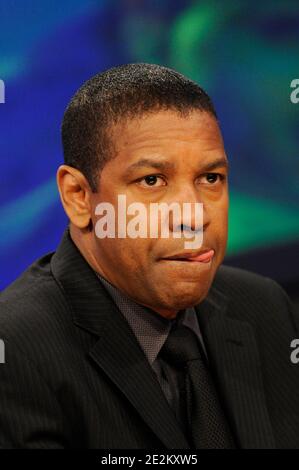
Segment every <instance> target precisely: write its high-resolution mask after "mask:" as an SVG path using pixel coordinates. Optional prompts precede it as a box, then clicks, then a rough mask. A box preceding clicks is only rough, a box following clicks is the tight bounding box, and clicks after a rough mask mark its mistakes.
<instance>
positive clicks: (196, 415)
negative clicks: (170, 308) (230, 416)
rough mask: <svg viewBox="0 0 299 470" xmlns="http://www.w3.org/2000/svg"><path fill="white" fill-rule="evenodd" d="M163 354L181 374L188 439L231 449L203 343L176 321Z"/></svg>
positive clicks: (202, 445) (196, 443)
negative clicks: (183, 385) (183, 386)
mask: <svg viewBox="0 0 299 470" xmlns="http://www.w3.org/2000/svg"><path fill="white" fill-rule="evenodd" d="M160 355H161V357H162V358H164V359H165V361H167V362H168V363H169V364H170V365H172V366H173V367H175V368H176V369H177V371H178V372H179V374H183V377H184V384H185V388H184V389H183V390H181V391H180V395H181V400H182V401H183V403H182V404H183V407H184V410H185V420H186V428H187V430H188V434H189V436H188V437H189V439H190V440H191V442H192V443H193V445H194V447H195V448H196V449H232V448H234V443H233V438H232V435H231V433H230V431H229V428H228V424H227V421H226V418H225V416H224V413H223V410H222V408H221V405H220V403H219V399H218V396H217V393H216V390H215V386H214V383H213V380H212V377H211V375H210V372H209V369H208V366H207V364H206V358H205V357H204V353H203V351H202V348H201V345H200V343H199V341H198V339H197V337H196V335H195V333H193V331H192V330H191V329H190V328H188V327H186V326H184V325H182V324H179V325H177V324H176V323H174V325H173V326H172V329H171V331H170V333H169V335H168V338H167V340H166V342H165V344H164V346H163V348H162V349H161V352H160Z"/></svg>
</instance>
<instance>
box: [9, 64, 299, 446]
mask: <svg viewBox="0 0 299 470" xmlns="http://www.w3.org/2000/svg"><path fill="white" fill-rule="evenodd" d="M62 139H63V148H64V159H65V164H64V165H62V166H60V168H59V169H58V172H57V182H58V187H59V192H60V196H61V201H62V204H63V207H64V209H65V211H66V213H67V215H68V218H69V221H70V224H69V228H68V229H67V230H66V232H65V234H64V236H63V239H62V241H61V244H60V246H59V247H58V249H57V251H56V252H55V253H54V254H53V253H51V254H48V255H46V256H44V257H43V258H41V259H40V260H38V261H37V262H35V263H34V264H33V265H32V266H31V267H29V269H27V271H26V272H25V273H23V275H22V276H21V277H20V278H19V279H17V280H16V281H15V282H14V283H13V284H12V285H11V286H9V287H8V288H7V289H6V290H5V291H4V292H3V293H2V294H1V303H0V312H1V314H0V331H1V338H2V339H3V341H4V344H5V363H4V364H1V367H0V383H1V387H0V446H1V447H2V448H7V447H8V448H98V449H105V448H107V449H113V448H160V449H188V448H288V447H289V448H294V447H299V393H298V389H299V367H298V366H296V365H295V364H293V363H292V361H291V360H290V354H291V349H290V343H291V341H292V340H293V339H295V338H297V337H298V326H299V319H298V315H297V314H295V312H293V311H292V307H291V305H290V302H289V300H288V298H287V296H286V294H285V293H284V291H283V290H282V289H281V288H280V287H279V286H278V285H277V284H276V283H275V282H274V281H272V280H270V279H268V278H263V277H261V276H258V275H255V274H253V273H249V272H246V271H242V270H238V269H233V268H230V267H225V266H220V265H221V263H222V261H223V258H224V254H225V248H226V242H227V211H228V185H227V172H228V162H227V157H226V154H225V150H224V146H223V141H222V137H221V132H220V129H219V126H218V122H217V118H216V114H215V111H214V108H213V105H212V103H211V101H210V99H209V97H208V96H207V95H206V93H205V92H204V91H203V90H202V89H201V88H200V87H199V86H198V85H197V84H195V83H194V82H192V81H190V80H188V79H187V78H185V77H183V76H182V75H180V74H178V73H177V72H175V71H174V70H171V69H167V68H164V67H160V66H156V65H149V64H130V65H125V66H121V67H117V68H114V69H111V70H108V71H106V72H104V73H102V74H99V75H96V76H95V77H93V78H91V79H90V80H89V81H87V82H86V83H85V84H84V85H83V86H82V87H81V88H80V89H79V91H78V92H77V93H76V95H75V96H74V97H73V99H72V100H71V102H70V104H69V106H68V108H67V110H66V112H65V116H64V120H63V125H62ZM119 196H122V197H124V198H125V201H126V205H127V206H129V205H130V204H135V203H138V204H141V205H142V207H143V208H145V209H146V211H145V212H143V217H141V218H140V219H138V220H139V222H140V224H142V223H143V224H146V223H150V222H151V217H150V215H149V211H148V209H149V207H150V205H151V204H154V203H166V204H168V205H171V204H173V203H175V204H178V205H179V207H183V205H184V204H186V203H188V204H191V206H192V204H194V206H193V208H194V207H195V206H196V204H201V205H202V206H201V207H202V210H203V213H202V219H201V221H202V223H201V224H200V223H199V222H198V219H197V218H196V214H195V210H193V209H192V211H191V212H190V214H189V215H190V217H189V222H188V223H187V224H186V223H185V222H186V221H185V220H183V222H184V223H181V224H177V223H176V218H175V216H174V214H172V217H169V218H168V221H167V224H168V229H169V234H170V235H169V237H163V236H161V231H160V232H159V236H157V237H151V236H149V235H148V234H147V235H146V236H139V237H136V236H128V235H127V232H126V230H124V229H126V228H128V226H129V224H130V222H131V223H132V220H133V217H132V216H133V215H135V214H134V213H133V212H131V213H129V214H128V218H127V222H126V226H125V227H124V224H120V233H119V232H118V233H117V234H115V233H114V231H113V230H112V229H111V225H110V222H109V220H108V219H106V222H105V224H106V227H104V225H105V224H102V225H100V226H99V225H98V224H99V223H100V224H101V221H102V222H103V218H104V217H105V211H106V216H107V212H108V207H110V206H112V207H113V208H114V209H115V220H118V221H120V220H122V221H123V220H124V219H123V214H122V213H121V208H120V207H119V204H118V200H119V199H118V198H119ZM101 204H104V205H101ZM109 204H110V206H109ZM127 206H126V207H127ZM103 207H104V208H105V210H103ZM138 207H140V206H138ZM99 216H101V217H99ZM163 220H164V219H163V217H162V216H161V215H160V216H159V219H158V223H159V224H162V223H163ZM164 221H165V220H164ZM108 225H109V227H110V228H109V230H110V231H109V230H107V233H106V235H107V236H104V235H105V233H104V232H105V228H106V229H107V226H108ZM112 225H113V224H112ZM186 226H187V228H188V229H189V235H190V233H191V234H195V233H197V232H200V231H201V232H202V237H203V238H202V240H201V245H200V247H198V246H197V247H195V248H191V249H190V248H186V245H185V241H186V239H187V231H186V230H185V229H186ZM161 227H162V225H160V230H161ZM135 228H136V227H135ZM139 228H140V227H139ZM103 234H104V235H103ZM175 234H176V235H178V234H179V235H181V236H180V237H178V236H175Z"/></svg>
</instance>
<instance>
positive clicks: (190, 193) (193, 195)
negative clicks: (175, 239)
mask: <svg viewBox="0 0 299 470" xmlns="http://www.w3.org/2000/svg"><path fill="white" fill-rule="evenodd" d="M169 203H170V204H171V203H176V204H178V205H179V207H180V212H179V213H180V217H177V214H178V213H175V212H173V214H172V217H170V218H169V230H170V231H172V232H178V231H181V232H183V231H190V232H191V231H192V232H197V231H205V230H206V228H207V226H208V225H209V223H210V221H209V214H208V211H207V208H206V207H205V205H204V203H203V201H202V200H201V198H200V197H199V192H198V191H197V190H196V188H193V187H187V186H185V187H184V188H182V190H181V191H179V192H177V193H176V196H175V197H174V198H172V200H171V201H169Z"/></svg>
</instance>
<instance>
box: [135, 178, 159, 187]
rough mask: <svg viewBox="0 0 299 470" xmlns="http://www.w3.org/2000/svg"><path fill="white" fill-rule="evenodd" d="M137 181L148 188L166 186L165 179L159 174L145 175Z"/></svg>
mask: <svg viewBox="0 0 299 470" xmlns="http://www.w3.org/2000/svg"><path fill="white" fill-rule="evenodd" d="M137 183H138V184H139V185H140V186H142V187H143V188H148V187H149V186H155V187H159V186H165V181H164V179H163V178H162V177H161V176H159V175H148V176H144V177H143V178H141V179H140V180H138V181H137Z"/></svg>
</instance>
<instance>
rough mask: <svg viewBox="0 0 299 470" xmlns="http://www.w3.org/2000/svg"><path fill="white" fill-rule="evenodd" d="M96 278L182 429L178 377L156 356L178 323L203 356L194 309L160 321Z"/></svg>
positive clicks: (173, 370) (176, 373)
mask: <svg viewBox="0 0 299 470" xmlns="http://www.w3.org/2000/svg"><path fill="white" fill-rule="evenodd" d="M96 274H97V276H98V278H99V279H100V281H101V282H102V284H103V285H104V287H105V288H106V290H107V292H108V293H109V294H110V296H111V298H112V300H113V301H114V303H115V304H116V306H117V307H118V309H119V310H120V312H121V313H122V314H123V316H124V317H125V319H126V320H127V322H128V324H129V326H130V328H131V330H132V332H133V333H134V335H135V337H136V339H137V341H138V343H139V345H140V347H141V349H142V350H143V352H144V354H145V356H146V358H147V360H148V362H149V364H150V366H151V367H152V369H153V370H154V372H155V373H156V376H157V379H158V382H159V384H160V386H161V389H162V391H163V393H164V395H165V397H166V399H167V401H168V403H169V404H170V406H171V408H172V409H173V411H174V413H175V415H176V417H177V419H178V420H179V422H180V423H181V425H182V427H184V417H183V411H182V408H181V406H182V403H181V402H180V396H179V380H180V377H179V374H178V371H177V370H176V369H174V368H173V367H171V366H170V365H169V364H167V363H166V362H165V361H164V360H163V359H162V358H161V357H159V352H160V351H161V348H162V347H163V345H164V343H165V341H166V339H167V336H168V334H169V331H170V329H171V326H172V323H173V322H174V321H178V322H181V323H182V324H184V325H185V326H187V327H189V328H191V329H192V330H193V332H194V333H195V334H196V336H197V337H198V339H199V341H200V342H201V345H202V348H203V350H204V352H205V354H206V350H205V347H204V343H203V338H202V335H201V332H200V329H199V325H198V321H197V316H196V312H195V310H194V308H193V307H192V308H187V309H185V310H181V311H180V312H178V315H177V320H175V319H173V320H172V319H167V318H164V317H162V316H161V315H159V314H158V313H157V312H155V311H153V310H151V309H150V308H148V307H145V306H143V305H140V304H138V303H136V302H135V301H134V300H132V299H131V298H130V297H128V296H127V295H126V294H124V293H123V292H121V291H120V290H119V289H118V288H116V287H115V286H113V285H112V284H111V283H110V282H109V281H107V280H106V279H105V278H103V276H101V275H100V274H99V273H96Z"/></svg>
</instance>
